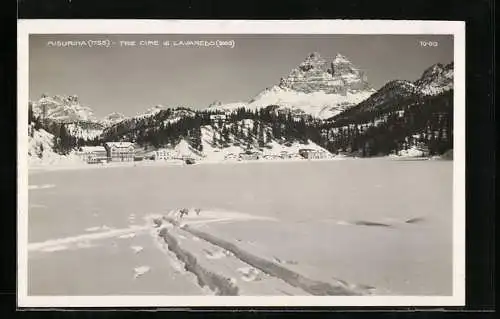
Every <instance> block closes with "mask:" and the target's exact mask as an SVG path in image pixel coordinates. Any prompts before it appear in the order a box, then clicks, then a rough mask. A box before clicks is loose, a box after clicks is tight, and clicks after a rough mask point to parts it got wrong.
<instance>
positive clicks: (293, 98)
mask: <svg viewBox="0 0 500 319" xmlns="http://www.w3.org/2000/svg"><path fill="white" fill-rule="evenodd" d="M371 94H373V91H359V92H354V91H347V92H346V93H345V94H337V93H330V94H328V93H325V92H324V91H316V92H311V93H304V92H300V91H295V90H292V89H289V88H281V87H279V86H274V87H272V88H271V89H267V90H265V91H263V92H262V93H260V94H259V95H257V96H256V97H255V98H254V99H253V100H252V101H251V102H250V103H249V104H248V108H250V109H258V108H262V107H266V106H268V105H277V106H280V107H282V108H289V109H292V110H298V111H301V112H303V113H305V114H309V115H312V116H314V117H318V118H321V119H326V118H329V117H332V116H334V115H336V114H339V113H340V112H342V111H344V110H346V109H348V108H349V107H351V106H353V105H356V104H358V103H360V102H362V101H363V100H365V99H367V98H368V97H369V96H370V95H371Z"/></svg>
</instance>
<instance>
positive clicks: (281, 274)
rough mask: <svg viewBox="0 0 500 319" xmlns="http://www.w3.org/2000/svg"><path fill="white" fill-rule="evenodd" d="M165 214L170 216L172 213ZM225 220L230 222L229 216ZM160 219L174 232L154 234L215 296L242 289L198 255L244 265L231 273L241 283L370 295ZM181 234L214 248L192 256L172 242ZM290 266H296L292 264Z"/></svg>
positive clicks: (218, 261)
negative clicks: (270, 283)
mask: <svg viewBox="0 0 500 319" xmlns="http://www.w3.org/2000/svg"><path fill="white" fill-rule="evenodd" d="M169 215H170V216H172V215H173V214H169ZM235 216H237V214H235ZM213 217H215V216H213ZM226 219H230V218H229V216H228V217H227V218H226ZM236 219H239V220H244V219H245V218H241V216H240V218H236ZM161 220H163V221H164V222H167V224H170V225H171V226H170V227H172V226H173V227H174V229H176V231H175V232H172V233H171V232H170V231H168V229H169V227H165V226H159V225H158V224H157V223H156V229H157V230H158V232H157V234H156V235H157V236H159V237H160V238H163V239H164V240H165V242H166V243H167V248H168V250H170V251H171V252H172V253H174V254H175V255H176V257H177V259H180V260H181V261H182V262H184V263H185V269H186V270H187V271H189V272H191V273H193V274H195V275H196V276H197V277H198V280H199V283H200V285H208V286H210V288H211V289H212V290H214V291H215V292H216V293H217V294H229V295H238V294H239V293H238V291H239V288H243V287H238V286H237V281H236V280H235V279H234V278H229V277H227V276H228V275H229V274H226V273H225V272H217V271H216V272H215V273H214V272H213V270H210V269H209V268H210V267H209V268H205V266H208V264H207V265H205V264H204V263H203V262H202V259H199V258H200V257H202V256H197V254H199V253H200V252H201V254H202V255H204V256H203V257H205V258H206V259H211V260H213V261H212V263H214V262H215V263H222V264H224V263H226V262H225V258H224V257H227V258H232V259H234V258H235V259H236V260H238V261H239V262H242V263H243V264H246V265H248V266H247V267H240V268H238V269H235V271H236V272H237V273H239V274H240V280H242V281H244V282H249V283H250V282H255V281H260V280H263V279H265V278H269V279H271V278H272V279H271V280H278V281H283V282H284V283H286V284H287V285H289V286H291V287H295V288H293V289H299V290H302V291H303V292H304V294H305V295H307V294H312V295H346V296H347V295H365V294H370V291H367V290H366V289H363V288H362V287H361V286H356V285H350V286H345V285H343V284H341V283H340V282H335V283H329V282H321V281H317V280H313V279H310V278H307V277H304V276H303V275H301V274H299V273H296V272H295V271H292V270H290V269H288V268H286V267H284V266H282V264H292V263H293V262H290V263H288V262H282V263H280V262H277V261H276V260H274V261H272V260H267V259H265V258H262V257H260V256H257V255H253V254H251V253H249V252H248V251H245V250H244V249H242V248H241V247H238V246H236V245H235V244H233V243H230V242H226V241H225V240H222V239H220V238H217V237H214V236H212V235H211V234H209V233H205V232H202V231H200V230H199V229H197V228H193V227H190V226H189V224H191V225H192V223H187V224H185V225H184V226H183V227H180V223H179V221H178V220H176V219H174V218H171V217H167V216H164V217H163V218H161ZM199 222H201V221H199ZM160 230H161V231H160ZM179 232H180V233H179ZM182 232H185V233H186V234H188V235H189V237H190V239H191V237H192V238H198V239H201V240H202V243H207V244H210V245H213V246H215V247H218V248H217V249H215V250H214V249H202V251H200V252H198V253H193V252H192V251H190V249H189V248H185V247H183V246H184V245H182V242H179V241H178V239H177V240H176V238H179V237H180V236H183V235H181V233H182ZM183 237H186V236H183ZM228 261H229V260H228ZM293 264H296V262H295V263H293ZM207 276H208V277H207ZM230 277H231V276H230ZM231 279H232V280H231Z"/></svg>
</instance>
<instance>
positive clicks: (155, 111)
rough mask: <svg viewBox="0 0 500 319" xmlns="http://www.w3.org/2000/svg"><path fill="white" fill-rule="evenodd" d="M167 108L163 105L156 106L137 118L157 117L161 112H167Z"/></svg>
mask: <svg viewBox="0 0 500 319" xmlns="http://www.w3.org/2000/svg"><path fill="white" fill-rule="evenodd" d="M167 109H168V107H167V106H163V105H155V106H153V107H151V108H149V109H147V110H146V112H144V113H141V114H138V115H137V116H136V117H137V118H142V117H150V116H155V115H156V114H158V113H159V112H160V111H163V110H167Z"/></svg>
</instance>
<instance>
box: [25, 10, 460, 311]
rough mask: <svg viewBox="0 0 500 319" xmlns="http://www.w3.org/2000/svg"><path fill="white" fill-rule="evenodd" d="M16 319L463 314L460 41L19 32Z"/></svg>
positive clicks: (122, 30) (236, 30)
mask: <svg viewBox="0 0 500 319" xmlns="http://www.w3.org/2000/svg"><path fill="white" fill-rule="evenodd" d="M18 26H19V31H18V48H19V51H18V58H19V60H18V61H19V65H18V70H19V77H18V79H19V86H18V92H19V96H18V101H19V104H18V132H19V134H18V136H19V138H18V145H19V147H18V149H19V153H18V168H19V171H18V182H19V183H18V207H19V209H18V234H19V235H18V244H19V245H18V247H19V250H18V306H19V307H84V306H92V307H100V306H107V307H132V306H141V307H148V306H153V307H179V306H182V307H197V306H198V307H199V306H279V307H286V306H451V305H464V303H465V239H464V237H465V196H464V195H465V160H464V158H465V135H464V134H465V24H464V23H463V22H459V21H441V22H438V21H365V20H339V21H333V20H314V21H208V20H205V21H202V20H198V21H193V20H184V21H181V20H171V21H160V20H142V21H141V20H114V21H111V20H109V21H108V20H31V21H30V20H20V21H19V25H18Z"/></svg>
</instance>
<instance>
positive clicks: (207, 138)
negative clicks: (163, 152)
mask: <svg viewBox="0 0 500 319" xmlns="http://www.w3.org/2000/svg"><path fill="white" fill-rule="evenodd" d="M254 125H256V123H255V122H254V121H253V120H251V119H246V120H242V121H239V122H236V123H227V124H224V125H223V127H218V126H216V125H214V126H212V125H205V126H203V127H202V128H201V133H202V146H203V154H204V157H205V160H207V161H210V162H220V161H225V160H236V159H238V157H239V155H240V154H241V153H244V152H247V151H249V150H250V151H251V152H256V153H258V154H259V157H260V158H262V159H279V158H281V159H283V158H300V156H299V149H312V150H316V151H319V152H323V153H324V157H325V158H329V157H332V155H331V154H330V153H329V152H328V151H327V150H326V149H324V148H322V147H320V146H319V145H317V144H315V143H313V142H312V141H308V142H307V143H300V142H298V141H294V142H290V141H283V140H277V139H275V138H273V137H272V135H271V134H270V133H271V132H270V128H269V127H265V128H264V132H265V133H264V134H263V135H262V142H263V145H259V137H258V136H255V135H253V130H254ZM233 126H236V127H237V129H236V130H237V131H240V132H241V133H240V136H236V135H234V134H232V133H226V134H227V135H226V136H224V133H223V132H224V131H226V132H231V131H234V130H233ZM242 137H243V138H242Z"/></svg>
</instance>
